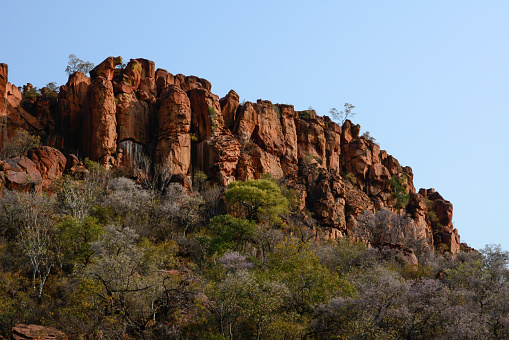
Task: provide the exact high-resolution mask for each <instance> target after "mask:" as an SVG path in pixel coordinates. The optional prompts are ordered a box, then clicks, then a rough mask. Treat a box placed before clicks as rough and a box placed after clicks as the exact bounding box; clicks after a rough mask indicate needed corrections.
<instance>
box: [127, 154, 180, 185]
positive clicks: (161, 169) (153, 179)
mask: <svg viewBox="0 0 509 340" xmlns="http://www.w3.org/2000/svg"><path fill="white" fill-rule="evenodd" d="M174 172H175V166H172V165H169V164H168V162H167V161H166V160H163V161H162V162H161V163H157V164H155V165H154V164H152V161H151V160H150V158H149V157H148V156H143V157H141V159H140V160H139V161H136V162H135V165H134V174H135V176H136V178H137V179H138V180H139V181H140V182H141V185H142V186H143V187H144V188H146V189H150V190H153V191H156V192H159V193H161V194H163V193H164V192H165V190H166V188H167V187H168V186H169V185H170V181H171V177H172V176H173V174H174Z"/></svg>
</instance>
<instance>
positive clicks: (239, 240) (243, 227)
mask: <svg viewBox="0 0 509 340" xmlns="http://www.w3.org/2000/svg"><path fill="white" fill-rule="evenodd" d="M208 228H209V229H210V231H211V233H212V237H211V239H210V241H209V252H210V253H212V254H213V253H218V254H220V255H221V254H224V253H225V252H227V251H240V250H243V249H244V247H245V245H246V243H247V242H249V241H250V240H251V239H252V237H253V236H254V233H255V228H256V224H255V223H254V222H253V221H249V220H246V219H244V218H238V217H234V216H232V215H221V216H216V217H214V218H212V220H211V221H210V224H209V226H208Z"/></svg>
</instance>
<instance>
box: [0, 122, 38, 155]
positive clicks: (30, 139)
mask: <svg viewBox="0 0 509 340" xmlns="http://www.w3.org/2000/svg"><path fill="white" fill-rule="evenodd" d="M39 145H41V137H39V136H33V135H31V134H30V133H29V132H28V131H26V130H23V129H17V130H16V133H15V134H14V136H13V137H12V138H11V139H9V140H8V141H7V142H6V143H5V144H4V146H3V148H2V150H1V151H0V159H7V158H11V157H15V156H26V154H27V152H28V150H30V149H31V148H33V147H36V146H39Z"/></svg>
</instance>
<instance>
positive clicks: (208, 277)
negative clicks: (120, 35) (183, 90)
mask: <svg viewBox="0 0 509 340" xmlns="http://www.w3.org/2000/svg"><path fill="white" fill-rule="evenodd" d="M87 163H89V162H87ZM89 169H92V171H91V174H90V175H89V176H86V177H85V178H83V179H79V180H77V179H73V178H70V177H65V178H63V179H62V181H61V182H60V183H59V185H58V186H55V187H54V188H52V190H53V192H54V195H53V196H48V195H46V194H39V193H18V192H11V191H5V192H4V193H3V196H2V197H1V198H0V336H1V337H3V338H10V337H12V336H11V334H10V332H11V328H12V325H13V324H16V323H20V322H21V323H33V324H43V325H48V326H53V327H56V328H58V329H61V330H62V331H64V332H65V333H66V334H68V336H69V337H70V338H84V339H94V338H95V339H100V338H108V339H110V338H111V339H120V338H138V339H143V338H144V339H202V338H203V339H255V338H256V339H306V338H307V339H331V338H339V339H507V338H508V337H509V326H508V325H509V322H508V320H509V303H508V301H509V270H508V265H509V253H508V252H506V251H504V250H502V249H501V248H500V246H495V245H489V246H486V247H485V248H484V249H482V250H481V251H480V252H477V253H476V252H473V253H462V252H460V253H459V254H456V255H455V256H452V255H451V254H450V253H444V254H440V253H439V252H431V253H428V254H425V256H424V255H419V253H418V249H419V247H418V245H419V244H421V245H423V244H424V243H425V240H421V239H420V237H421V236H420V235H419V234H418V233H417V230H416V226H415V223H413V221H412V220H411V219H410V218H409V217H408V216H407V215H406V214H399V215H398V214H396V213H393V212H391V211H388V210H381V211H378V212H375V213H364V214H361V215H360V216H359V219H358V220H357V229H358V230H359V234H358V235H353V236H356V238H357V239H364V240H368V239H369V240H370V241H371V243H372V245H376V247H367V246H366V244H365V243H363V242H356V241H354V240H353V239H349V238H347V237H343V238H339V239H336V240H327V241H326V240H323V239H318V238H316V237H313V235H314V234H313V233H311V232H310V231H309V230H308V231H306V230H305V227H304V224H305V223H304V222H302V221H300V224H299V226H300V227H302V229H301V230H300V231H299V232H297V229H292V228H291V226H290V224H291V223H293V222H292V220H291V219H292V218H297V217H296V216H298V215H292V216H290V215H291V214H292V212H290V213H288V214H286V215H285V214H284V213H281V212H280V211H281V209H278V210H277V211H278V213H276V215H277V216H278V217H279V218H281V220H284V222H283V223H274V221H273V220H271V218H270V216H271V215H272V214H274V212H273V211H272V212H271V211H270V209H271V208H272V207H273V206H274V204H275V206H277V205H278V204H281V203H282V202H284V200H281V197H283V198H285V200H286V202H287V201H288V200H292V199H291V198H292V197H294V196H295V192H293V191H292V190H291V189H288V188H285V186H284V184H283V183H282V182H280V183H277V184H276V182H274V181H273V180H271V179H269V178H268V177H264V178H263V179H261V180H257V181H253V182H254V184H253V183H249V182H239V183H238V184H235V185H232V186H231V187H230V188H229V191H233V192H234V193H235V191H234V189H236V188H237V186H239V185H240V187H242V189H243V190H244V189H245V188H247V189H245V191H241V192H240V193H236V194H235V195H232V197H230V201H228V200H227V201H226V205H227V206H228V208H229V209H230V212H231V213H230V214H225V212H224V211H223V210H222V208H221V205H222V204H221V202H220V201H221V197H222V194H223V192H222V189H221V188H217V187H214V186H210V185H209V184H208V183H203V186H202V187H201V190H200V192H195V193H193V194H191V195H189V194H187V193H185V191H184V190H183V189H182V188H181V187H180V186H179V185H177V184H171V185H169V186H168V187H167V188H166V190H165V192H164V193H160V192H157V191H153V190H150V189H149V190H147V189H145V188H143V187H142V186H141V185H140V184H138V183H136V182H135V181H133V180H132V179H128V178H123V177H117V178H110V176H109V175H106V174H104V173H103V172H102V169H101V167H100V166H99V165H98V164H96V163H89ZM263 181H265V182H263ZM195 184H196V183H195ZM253 188H254V189H253ZM276 188H277V189H276ZM208 190H211V192H210V193H209V191H208ZM227 193H228V192H227ZM207 195H209V196H208V197H207ZM266 196H268V197H269V198H268V200H269V201H270V200H271V198H270V196H275V197H277V198H278V199H275V200H273V201H272V202H273V203H274V204H273V205H272V206H263V205H261V206H260V207H259V210H257V211H256V213H253V214H252V216H253V218H252V219H251V220H250V219H249V218H247V216H248V209H247V208H246V207H245V206H244V205H242V204H241V203H240V202H241V199H244V200H247V201H248V202H257V200H259V199H260V200H261V197H262V198H263V197H265V199H266ZM273 198H274V197H273ZM273 198H272V199H273ZM260 204H261V203H260ZM294 204H295V202H294ZM287 205H288V203H284V206H286V208H285V210H286V211H288V206H287ZM294 208H295V207H293V208H292V209H294ZM309 219H310V218H308V220H309ZM296 223H299V222H298V221H297V222H296ZM315 227H317V228H319V227H320V226H319V225H318V224H317V225H315ZM302 235H309V237H312V238H311V239H310V240H309V239H308V237H304V236H302ZM387 243H389V244H393V243H394V244H395V245H396V248H395V249H390V248H389V247H384V246H383V245H384V244H387ZM400 246H401V247H403V248H404V249H407V248H408V247H410V248H412V249H414V252H415V254H416V255H418V257H419V265H415V264H412V263H409V262H408V260H407V259H406V258H405V257H404V256H402V255H401V253H402V252H401V249H403V248H401V249H400V248H398V247H400ZM424 249H430V247H429V246H426V247H424ZM34 274H35V279H34ZM41 284H42V286H41ZM34 286H35V287H34ZM41 287H42V288H41Z"/></svg>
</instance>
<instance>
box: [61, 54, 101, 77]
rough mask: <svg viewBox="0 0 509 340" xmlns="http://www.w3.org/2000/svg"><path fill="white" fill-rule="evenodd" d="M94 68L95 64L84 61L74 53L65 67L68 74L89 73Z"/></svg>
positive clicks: (70, 55)
mask: <svg viewBox="0 0 509 340" xmlns="http://www.w3.org/2000/svg"><path fill="white" fill-rule="evenodd" d="M93 68H94V64H92V63H91V62H89V61H84V60H81V59H79V58H78V57H76V56H75V55H74V54H69V62H68V65H67V67H66V69H65V72H67V74H68V75H72V74H74V73H76V72H82V73H88V72H90V71H91V70H92V69H93Z"/></svg>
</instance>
